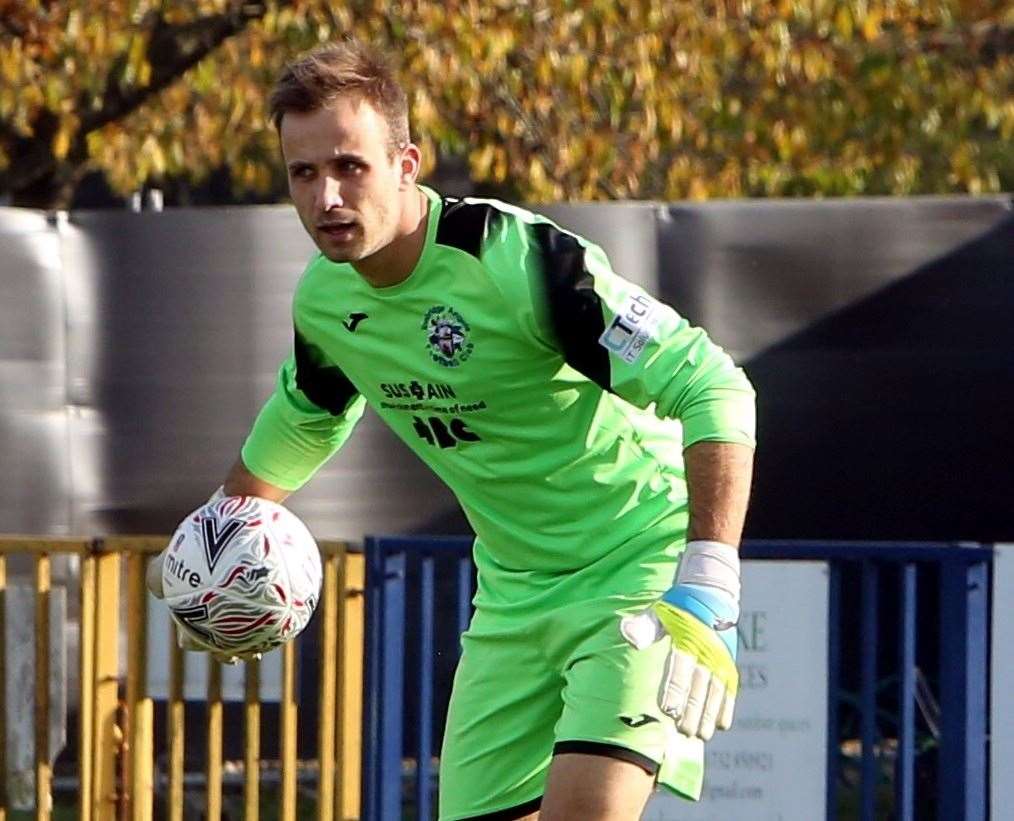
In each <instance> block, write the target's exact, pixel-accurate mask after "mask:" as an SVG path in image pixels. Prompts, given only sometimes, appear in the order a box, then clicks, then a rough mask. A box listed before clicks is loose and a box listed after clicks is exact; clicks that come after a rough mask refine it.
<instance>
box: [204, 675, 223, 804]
mask: <svg viewBox="0 0 1014 821" xmlns="http://www.w3.org/2000/svg"><path fill="white" fill-rule="evenodd" d="M205 771H206V774H207V779H208V792H207V811H206V813H205V816H204V817H205V821H220V819H221V817H222V665H221V664H220V663H219V662H217V661H215V660H214V659H213V658H212V657H211V656H208V761H207V765H206V767H205Z"/></svg>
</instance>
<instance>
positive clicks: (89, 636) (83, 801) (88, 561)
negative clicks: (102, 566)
mask: <svg viewBox="0 0 1014 821" xmlns="http://www.w3.org/2000/svg"><path fill="white" fill-rule="evenodd" d="M80 574H81V615H80V622H79V624H80V628H79V630H80V632H79V635H78V647H79V653H80V663H79V670H78V678H80V680H81V697H80V699H79V705H78V750H79V753H78V761H79V765H78V777H79V779H80V785H79V791H80V792H79V794H78V802H77V806H78V818H79V819H80V821H92V786H93V785H92V752H91V751H92V745H93V744H94V743H95V724H94V721H95V714H94V709H95V557H94V556H93V555H89V554H85V555H83V556H82V557H81V566H80ZM2 678H3V677H0V680H2ZM0 821H3V819H0Z"/></svg>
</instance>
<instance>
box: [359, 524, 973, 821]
mask: <svg viewBox="0 0 1014 821" xmlns="http://www.w3.org/2000/svg"><path fill="white" fill-rule="evenodd" d="M365 550H366V618H367V626H368V634H367V639H368V641H367V646H366V651H367V659H366V707H365V712H366V728H365V731H366V735H365V739H364V761H365V769H366V772H365V780H364V795H363V799H364V804H363V812H364V815H363V817H364V818H365V819H368V821H391V819H397V818H400V817H401V814H402V811H403V804H404V803H405V796H404V795H403V793H405V792H408V793H410V794H411V796H412V797H411V799H410V800H411V801H412V802H413V803H414V805H415V817H417V818H420V819H427V818H430V817H431V814H432V808H433V803H434V792H435V789H436V779H435V778H434V761H433V755H434V744H435V741H434V731H435V730H436V731H437V732H439V727H438V724H437V712H438V710H439V709H440V708H442V707H443V705H445V704H446V701H447V697H448V694H449V691H448V690H447V689H446V688H444V689H439V688H435V687H434V664H435V661H436V660H437V659H447V658H452V659H456V658H457V654H458V653H459V652H460V644H459V643H458V636H459V635H460V633H461V632H462V631H463V630H464V629H465V627H466V626H467V623H468V618H469V612H470V600H471V596H472V590H473V581H472V563H471V540H470V539H467V538H461V537H448V538H420V537H397V536H396V537H373V538H368V539H367V540H366V547H365ZM741 554H742V556H743V557H744V558H745V559H775V560H786V561H793V560H808V561H813V560H819V561H826V562H827V563H828V566H829V577H830V578H829V597H828V613H827V619H828V659H829V661H828V717H827V722H828V749H827V792H826V794H827V801H826V806H827V818H828V819H829V820H832V821H833V819H835V818H836V817H837V815H838V810H837V808H838V805H839V801H840V799H841V797H842V796H841V792H842V783H841V782H842V778H841V775H842V772H841V770H842V768H841V764H842V758H843V755H842V739H841V738H840V732H839V728H840V726H841V721H842V719H843V715H842V712H843V705H854V708H853V709H855V711H856V712H857V713H858V720H859V725H860V727H859V738H858V743H859V749H860V750H861V754H860V762H859V769H860V776H859V784H858V793H859V796H858V808H857V810H858V811H857V814H858V816H859V817H860V818H862V819H863V821H873V819H875V818H880V817H885V816H884V815H883V814H882V812H883V808H882V807H880V806H879V805H878V804H877V801H878V789H877V788H878V786H882V784H883V781H884V775H883V770H882V766H883V762H882V760H881V759H882V756H883V754H884V750H885V747H886V746H887V745H886V744H885V743H884V742H885V740H887V739H888V737H889V736H890V740H891V742H892V743H893V744H896V756H895V758H894V762H893V782H894V791H893V792H894V796H893V809H892V810H891V813H892V817H894V818H897V819H899V821H911V820H912V819H914V818H915V817H916V813H917V803H916V797H917V796H916V790H915V779H916V764H917V753H918V751H917V749H916V741H917V718H918V716H917V711H918V702H919V696H920V692H923V693H925V691H926V689H927V688H926V687H925V686H923V688H922V690H921V691H920V688H919V687H918V686H917V685H918V684H919V682H920V681H923V682H924V678H920V676H922V675H923V672H924V670H929V669H931V668H933V667H935V668H936V676H935V677H936V680H937V682H938V685H937V691H938V694H939V709H940V715H939V724H937V723H936V722H935V718H936V717H935V716H924V719H925V720H924V724H926V725H927V732H925V733H924V736H925V735H928V737H929V740H928V744H929V745H930V746H932V747H933V748H934V749H935V753H936V755H937V764H936V767H935V777H934V781H935V784H936V791H935V793H936V794H935V795H933V796H929V797H928V798H927V799H926V800H927V802H928V803H931V804H933V805H935V813H936V817H937V818H939V819H941V821H944V820H946V821H985V819H986V818H987V795H988V791H987V768H986V754H987V738H988V735H987V726H986V723H987V711H986V692H987V687H988V683H989V662H988V650H987V648H988V646H989V645H988V642H989V636H988V634H989V612H988V598H989V596H988V585H989V571H990V565H991V562H992V548H991V547H988V546H982V545H978V544H974V545H973V544H954V543H897V542H891V543H887V542H848V543H845V542H770V541H752V542H747V543H745V544H744V545H743V548H742V551H741ZM437 566H446V567H447V568H448V570H449V572H444V573H441V575H440V576H439V577H437V576H436V575H435V568H436V567H437ZM934 576H936V577H938V578H937V579H936V580H935V584H934V579H933V577H934ZM437 578H440V579H443V580H444V581H445V585H444V588H445V589H443V590H438V589H437V587H438V585H437V584H436V581H435V580H436V579H437ZM856 578H857V579H858V583H857V584H855V585H853V584H852V583H851V582H852V581H853V580H854V579H856ZM845 579H847V580H848V581H849V582H850V583H849V584H848V585H844V584H843V580H845ZM447 580H453V584H451V585H448V584H446V582H447ZM920 584H921V586H922V589H923V593H926V594H929V595H928V596H923V597H922V598H928V599H930V600H931V605H930V606H932V607H933V608H934V609H935V610H936V612H935V613H925V612H924V613H922V616H923V618H922V619H917V616H918V615H919V614H920V605H919V602H918V601H917V599H919V598H920V596H919V595H918V594H919V591H920ZM931 585H932V586H933V588H935V589H931V587H930V586H931ZM437 594H442V598H443V600H444V604H445V606H444V607H443V608H440V610H441V612H448V610H449V611H450V612H453V613H454V614H455V615H454V619H453V621H454V627H455V629H454V630H452V631H447V630H445V631H444V632H445V633H449V635H447V636H445V641H444V642H443V643H440V642H438V641H436V638H435V637H436V635H437V632H438V627H439V625H443V626H444V627H446V623H447V622H449V621H452V620H451V619H441V620H439V621H438V620H437V619H436V613H437V610H438V608H437V605H436V601H435V596H436V595H437ZM884 603H890V605H891V610H893V609H894V608H895V607H896V608H897V613H898V618H897V624H896V626H894V625H892V624H890V623H889V622H888V620H885V619H882V618H880V615H879V614H880V611H881V610H883V609H885V607H884ZM924 606H925V605H924ZM920 622H924V623H925V624H926V625H932V626H935V627H936V628H937V629H936V633H935V634H934V629H933V628H932V627H930V626H924V627H923V629H922V630H921V631H920V630H919V625H920ZM846 631H847V632H846ZM856 631H858V632H856ZM843 634H844V635H845V636H846V637H847V638H848V639H849V640H850V641H849V642H846V644H848V645H849V647H850V650H849V653H850V658H849V661H850V662H854V663H855V666H857V667H858V683H857V685H856V688H857V689H856V691H855V693H854V694H853V693H852V692H851V691H849V690H848V688H847V687H846V681H845V679H846V678H854V676H851V675H849V676H846V675H845V674H846V673H851V671H852V669H853V668H852V666H851V665H850V666H849V669H848V670H845V669H844V667H843ZM892 634H893V635H892ZM857 635H858V637H859V639H860V640H859V641H858V642H854V641H852V639H854V638H856V636H857ZM920 637H921V638H922V639H923V641H922V642H921V643H919V642H917V639H919V638H920ZM853 644H855V645H856V646H855V647H852V646H851V645H853ZM926 645H932V646H931V647H930V649H929V650H926ZM884 648H889V649H893V650H894V652H885V650H884ZM920 648H922V650H920ZM853 655H855V656H857V658H854V657H852V656H853ZM885 659H888V660H889V664H887V663H884V660H885ZM408 660H412V662H413V663H409V662H408ZM880 666H884V667H891V668H894V669H896V686H894V684H893V682H894V681H895V679H894V678H893V677H892V678H891V679H890V682H892V684H891V686H889V687H885V686H884V679H883V678H882V677H881V676H880V675H879V672H878V667H880ZM407 678H409V679H410V680H411V681H412V684H413V686H412V687H409V688H406V686H405V685H406V679H407ZM892 690H893V692H891V691H892ZM412 693H418V703H417V704H409V705H408V707H409V708H410V709H411V710H413V711H414V722H413V723H412V724H409V722H408V721H407V716H406V704H405V701H406V694H412ZM407 700H408V701H410V702H411V701H413V700H414V698H413V697H411V696H410V698H409V699H407ZM886 703H891V704H895V705H896V708H895V712H896V715H893V716H891V717H889V718H887V719H885V717H884V713H885V712H887V713H890V710H888V709H887V708H886V707H885V706H884V705H885V704H886ZM892 734H893V735H892ZM406 738H410V739H411V742H412V743H411V749H407V748H406ZM413 761H414V764H415V771H414V774H413V773H412V770H411V764H412V763H413ZM406 777H407V778H408V780H410V781H411V789H410V790H407V791H406V790H403V782H404V781H405V780H406ZM923 791H925V787H924V788H923ZM919 817H920V818H921V817H925V814H924V813H920V814H919Z"/></svg>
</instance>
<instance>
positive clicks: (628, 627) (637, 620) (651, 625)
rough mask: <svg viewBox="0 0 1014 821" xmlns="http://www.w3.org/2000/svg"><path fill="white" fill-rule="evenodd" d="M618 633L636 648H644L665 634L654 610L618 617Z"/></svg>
mask: <svg viewBox="0 0 1014 821" xmlns="http://www.w3.org/2000/svg"><path fill="white" fill-rule="evenodd" d="M620 633H621V635H622V636H623V638H624V639H626V640H627V643H628V644H630V645H632V646H633V647H634V648H635V649H637V650H644V649H645V648H646V647H650V646H651V645H652V644H654V643H655V642H656V641H660V640H661V639H663V638H664V637H665V636H666V635H667V633H666V630H665V627H664V626H663V624H662V622H660V621H659V619H658V616H656V615H655V611H654V610H642V611H641V612H640V613H635V614H634V615H632V616H624V617H623V618H622V619H620Z"/></svg>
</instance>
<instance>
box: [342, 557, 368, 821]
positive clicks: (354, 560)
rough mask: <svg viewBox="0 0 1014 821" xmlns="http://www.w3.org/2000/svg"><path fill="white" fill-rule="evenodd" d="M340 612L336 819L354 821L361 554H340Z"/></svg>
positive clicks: (357, 807) (358, 771) (357, 808)
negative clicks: (337, 801)
mask: <svg viewBox="0 0 1014 821" xmlns="http://www.w3.org/2000/svg"><path fill="white" fill-rule="evenodd" d="M343 557H344V561H343V562H342V563H341V565H340V567H341V568H342V576H341V579H340V584H339V590H340V591H341V592H342V596H341V602H342V612H341V614H340V622H339V625H338V642H339V645H338V658H339V659H340V661H341V671H340V674H339V675H340V687H339V688H338V695H339V703H338V724H337V733H338V740H337V743H338V764H337V768H338V784H339V789H340V793H339V796H338V797H339V798H340V800H341V807H340V810H339V815H338V818H340V819H343V821H344V819H358V818H359V816H360V812H361V806H362V796H361V789H360V781H361V777H362V769H363V761H362V751H361V750H362V739H363V633H364V620H365V598H364V596H363V593H364V591H365V589H366V561H365V559H364V557H363V554H362V553H349V552H345V553H344V554H343Z"/></svg>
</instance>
